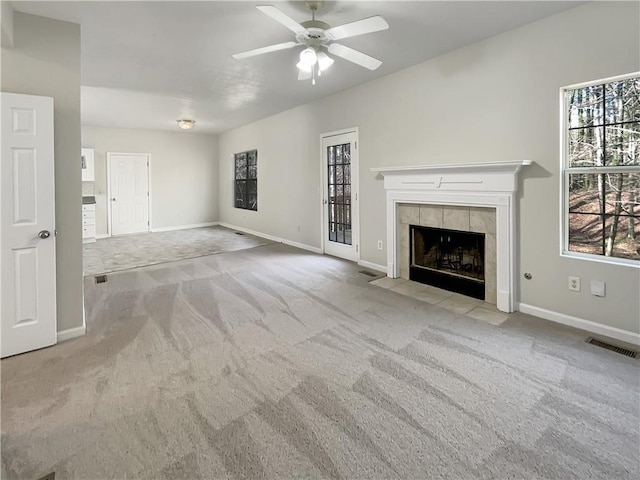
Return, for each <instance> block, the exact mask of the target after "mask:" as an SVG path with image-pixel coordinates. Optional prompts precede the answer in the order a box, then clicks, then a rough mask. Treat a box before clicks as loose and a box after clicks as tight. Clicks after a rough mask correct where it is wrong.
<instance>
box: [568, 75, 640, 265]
mask: <svg viewBox="0 0 640 480" xmlns="http://www.w3.org/2000/svg"><path fill="white" fill-rule="evenodd" d="M563 101H564V112H565V113H564V129H565V134H564V149H563V150H564V155H563V156H564V158H563V177H564V178H563V197H564V205H565V208H564V210H565V215H564V245H563V252H564V253H565V254H570V255H575V256H584V257H587V258H598V257H595V256H600V258H602V257H609V258H611V259H615V260H614V261H616V262H620V263H631V264H638V261H640V76H639V75H638V74H637V73H636V74H634V75H627V76H625V77H618V78H615V79H609V80H606V81H599V82H592V83H589V84H583V85H578V86H575V87H568V88H565V89H564V99H563Z"/></svg>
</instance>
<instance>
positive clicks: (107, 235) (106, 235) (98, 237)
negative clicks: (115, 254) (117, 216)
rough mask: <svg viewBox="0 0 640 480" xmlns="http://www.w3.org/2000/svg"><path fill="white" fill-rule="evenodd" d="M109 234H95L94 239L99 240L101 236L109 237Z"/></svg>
mask: <svg viewBox="0 0 640 480" xmlns="http://www.w3.org/2000/svg"><path fill="white" fill-rule="evenodd" d="M110 236H111V235H109V234H108V233H101V234H100V235H96V240H100V239H102V238H109V237H110Z"/></svg>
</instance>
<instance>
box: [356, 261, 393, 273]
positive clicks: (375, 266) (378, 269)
mask: <svg viewBox="0 0 640 480" xmlns="http://www.w3.org/2000/svg"><path fill="white" fill-rule="evenodd" d="M358 265H360V266H361V267H365V268H368V269H370V270H375V271H376V272H381V273H387V267H386V266H385V265H378V264H377V263H372V262H367V261H366V260H360V261H359V262H358Z"/></svg>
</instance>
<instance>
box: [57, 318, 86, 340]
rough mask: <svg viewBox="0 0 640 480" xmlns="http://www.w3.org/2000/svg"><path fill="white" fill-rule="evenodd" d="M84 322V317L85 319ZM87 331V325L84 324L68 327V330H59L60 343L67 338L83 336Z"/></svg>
mask: <svg viewBox="0 0 640 480" xmlns="http://www.w3.org/2000/svg"><path fill="white" fill-rule="evenodd" d="M83 323H84V319H83ZM86 333H87V327H86V326H85V325H82V326H81V327H75V328H68V329H67V330H62V331H60V332H58V334H57V336H58V343H60V342H64V341H65V340H71V339H72V338H76V337H81V336H83V335H85V334H86Z"/></svg>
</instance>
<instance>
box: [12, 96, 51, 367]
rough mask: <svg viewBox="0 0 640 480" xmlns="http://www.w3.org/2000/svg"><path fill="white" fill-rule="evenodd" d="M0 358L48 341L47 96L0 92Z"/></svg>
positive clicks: (48, 170) (48, 182)
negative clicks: (0, 228) (0, 103)
mask: <svg viewBox="0 0 640 480" xmlns="http://www.w3.org/2000/svg"><path fill="white" fill-rule="evenodd" d="M1 99H2V106H1V110H2V167H1V169H0V172H1V173H2V177H1V180H0V192H1V193H0V198H1V199H2V207H1V210H2V215H1V216H2V223H1V225H2V232H1V234H0V240H1V247H0V250H1V255H0V264H1V270H2V274H1V276H0V282H1V284H2V286H1V287H0V296H1V297H0V303H1V304H2V307H1V312H2V321H1V323H0V325H1V328H2V331H1V332H0V333H1V337H2V340H1V342H0V344H1V345H0V350H1V351H0V354H1V356H2V357H8V356H10V355H16V354H18V353H23V352H28V351H30V350H35V349H37V348H42V347H47V346H49V345H53V344H54V343H56V239H55V196H54V194H55V186H54V164H53V158H54V157H53V98H49V97H39V96H34V95H19V94H14V93H2V97H1Z"/></svg>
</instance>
